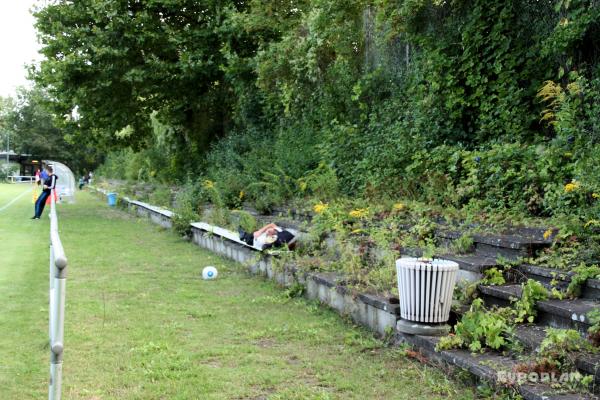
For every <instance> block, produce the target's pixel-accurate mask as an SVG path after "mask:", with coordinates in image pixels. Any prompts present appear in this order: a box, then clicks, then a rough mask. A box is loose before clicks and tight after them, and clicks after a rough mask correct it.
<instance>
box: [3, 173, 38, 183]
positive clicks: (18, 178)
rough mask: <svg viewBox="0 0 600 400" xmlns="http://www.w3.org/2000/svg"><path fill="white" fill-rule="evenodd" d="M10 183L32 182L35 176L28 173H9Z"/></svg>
mask: <svg viewBox="0 0 600 400" xmlns="http://www.w3.org/2000/svg"><path fill="white" fill-rule="evenodd" d="M8 179H9V180H10V182H11V183H32V182H33V181H35V176H29V175H10V176H9V177H8Z"/></svg>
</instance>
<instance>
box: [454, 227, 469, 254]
mask: <svg viewBox="0 0 600 400" xmlns="http://www.w3.org/2000/svg"><path fill="white" fill-rule="evenodd" d="M451 249H452V251H454V252H455V253H456V254H463V253H468V252H469V251H472V250H473V236H471V235H470V234H469V233H468V232H465V233H463V234H462V235H460V237H459V238H458V239H456V240H454V241H452V246H451Z"/></svg>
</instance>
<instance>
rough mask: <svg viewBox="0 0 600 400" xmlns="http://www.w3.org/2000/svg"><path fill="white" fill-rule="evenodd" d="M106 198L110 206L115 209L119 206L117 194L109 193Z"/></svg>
mask: <svg viewBox="0 0 600 400" xmlns="http://www.w3.org/2000/svg"><path fill="white" fill-rule="evenodd" d="M106 198H107V199H108V205H109V206H111V207H114V206H116V205H117V194H116V193H107V194H106Z"/></svg>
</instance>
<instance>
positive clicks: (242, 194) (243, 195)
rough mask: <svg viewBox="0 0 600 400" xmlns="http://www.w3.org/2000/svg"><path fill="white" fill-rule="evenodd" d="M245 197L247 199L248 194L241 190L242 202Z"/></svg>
mask: <svg viewBox="0 0 600 400" xmlns="http://www.w3.org/2000/svg"><path fill="white" fill-rule="evenodd" d="M244 197H246V193H245V192H244V191H243V190H240V195H239V198H240V200H244Z"/></svg>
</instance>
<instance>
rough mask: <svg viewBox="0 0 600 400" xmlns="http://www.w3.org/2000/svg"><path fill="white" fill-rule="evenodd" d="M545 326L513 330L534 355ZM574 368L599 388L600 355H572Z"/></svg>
mask: <svg viewBox="0 0 600 400" xmlns="http://www.w3.org/2000/svg"><path fill="white" fill-rule="evenodd" d="M546 329H547V327H546V326H543V325H539V324H519V325H517V326H516V328H515V336H516V337H517V340H519V342H521V344H523V347H524V348H525V350H526V351H528V352H530V353H535V352H537V351H538V350H539V347H540V345H541V344H542V341H543V340H544V338H545V337H546ZM573 357H574V362H575V366H576V367H577V369H578V370H579V371H580V372H581V373H582V374H585V375H592V376H594V382H595V385H596V386H598V387H599V388H600V354H592V353H586V352H582V353H573Z"/></svg>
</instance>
